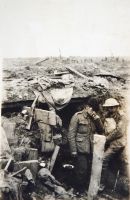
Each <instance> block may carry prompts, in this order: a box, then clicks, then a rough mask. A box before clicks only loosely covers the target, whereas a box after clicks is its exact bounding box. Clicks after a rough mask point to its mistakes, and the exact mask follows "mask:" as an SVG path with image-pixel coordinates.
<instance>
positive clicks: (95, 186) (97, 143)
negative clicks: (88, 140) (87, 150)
mask: <svg viewBox="0 0 130 200" xmlns="http://www.w3.org/2000/svg"><path fill="white" fill-rule="evenodd" d="M105 142H106V137H105V136H103V135H97V134H95V135H94V150H93V160H92V171H91V179H90V184H89V189H88V198H87V199H88V200H93V199H94V198H95V197H96V195H97V193H98V190H99V187H100V179H101V171H102V163H103V155H104V146H105Z"/></svg>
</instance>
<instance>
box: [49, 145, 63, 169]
mask: <svg viewBox="0 0 130 200" xmlns="http://www.w3.org/2000/svg"><path fill="white" fill-rule="evenodd" d="M59 150H60V147H59V146H58V145H56V146H55V150H54V152H53V154H52V158H51V161H50V166H49V170H50V172H52V170H53V167H54V165H55V161H56V158H57V155H58V153H59Z"/></svg>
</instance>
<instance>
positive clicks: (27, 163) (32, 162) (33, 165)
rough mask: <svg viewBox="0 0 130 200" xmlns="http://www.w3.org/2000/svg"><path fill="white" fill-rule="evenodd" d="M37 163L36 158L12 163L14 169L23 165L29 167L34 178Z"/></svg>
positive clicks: (18, 168)
mask: <svg viewBox="0 0 130 200" xmlns="http://www.w3.org/2000/svg"><path fill="white" fill-rule="evenodd" d="M38 164H39V162H38V160H27V161H21V162H17V163H15V164H14V171H19V170H21V169H23V168H24V167H27V168H28V169H30V171H31V173H32V175H33V177H34V179H35V178H36V175H37V173H38Z"/></svg>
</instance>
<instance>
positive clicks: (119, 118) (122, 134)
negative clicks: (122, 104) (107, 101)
mask: <svg viewBox="0 0 130 200" xmlns="http://www.w3.org/2000/svg"><path fill="white" fill-rule="evenodd" d="M113 118H114V119H115V121H116V128H115V130H114V131H112V132H111V133H109V135H108V136H107V137H106V141H107V143H108V144H110V145H111V148H116V149H117V148H122V147H125V145H126V140H127V139H126V132H127V123H128V122H127V119H126V117H125V116H124V115H121V114H120V113H118V114H116V115H115V116H113Z"/></svg>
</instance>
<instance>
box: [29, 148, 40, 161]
mask: <svg viewBox="0 0 130 200" xmlns="http://www.w3.org/2000/svg"><path fill="white" fill-rule="evenodd" d="M28 160H38V150H37V149H34V148H28Z"/></svg>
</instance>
